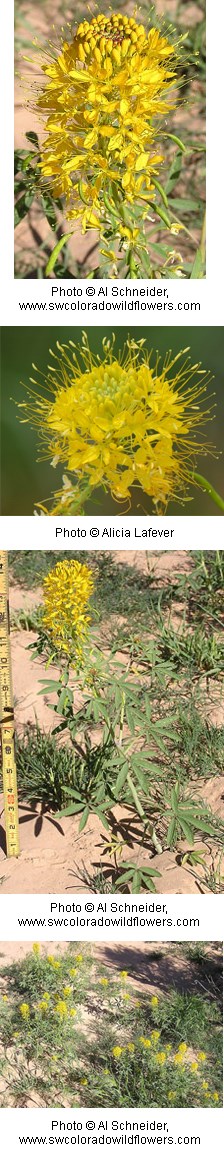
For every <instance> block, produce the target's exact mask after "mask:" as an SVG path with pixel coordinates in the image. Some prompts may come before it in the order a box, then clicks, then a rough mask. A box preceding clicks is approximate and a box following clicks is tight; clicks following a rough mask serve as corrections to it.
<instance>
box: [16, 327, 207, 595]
mask: <svg viewBox="0 0 224 1160" xmlns="http://www.w3.org/2000/svg"><path fill="white" fill-rule="evenodd" d="M114 341H115V340H114V336H113V338H112V340H111V341H110V340H109V339H106V338H105V339H104V340H103V353H102V355H101V356H100V355H93V354H92V352H91V350H90V348H89V344H88V338H87V335H86V334H85V333H83V335H82V345H81V346H80V348H78V352H77V348H76V347H75V346H74V344H73V343H72V342H71V343H69V346H68V347H67V346H65V345H63V346H60V344H59V343H57V347H58V350H59V354H56V355H54V358H55V367H52V366H51V367H49V368H48V372H47V374H46V378H44V386H43V387H42V390H41V393H40V391H39V387H40V384H39V382H38V381H37V380H36V379H33V378H32V379H31V380H30V382H31V384H34V386H33V385H32V386H31V387H29V388H28V395H29V400H28V402H24V403H22V404H20V406H22V407H23V408H25V409H26V417H25V419H23V420H22V421H23V422H29V420H30V421H31V423H32V425H33V426H37V427H38V428H39V429H40V431H41V439H42V442H43V445H44V452H45V455H46V453H47V456H49V458H50V460H51V462H52V460H53V465H55V464H56V463H62V464H63V465H64V467H66V471H67V470H68V471H69V472H71V473H73V476H74V480H72V481H71V482H70V480H69V479H68V478H67V476H66V477H65V486H64V489H63V490H62V492H59V493H56V495H55V499H56V501H57V502H56V503H55V505H54V507H53V508H52V514H53V515H55V514H57V513H58V512H65V511H67V512H71V514H74V511H77V509H78V503H80V502H81V496H82V495H83V497H87V496H88V495H90V494H91V491H92V490H93V489H94V488H96V487H99V486H101V487H103V488H104V490H106V491H107V492H109V493H110V494H111V495H112V496H113V498H114V499H116V500H117V501H124V500H127V501H128V503H129V506H130V496H131V488H133V487H138V488H141V490H142V492H143V493H144V494H145V495H147V496H150V497H151V499H152V501H153V504H154V506H155V507H156V509H157V511H162V512H163V511H164V510H165V509H166V507H167V504H168V502H169V500H170V499H171V498H174V499H176V498H178V499H179V500H180V497H181V494H182V495H183V493H185V490H186V486H187V484H188V483H189V480H190V474H191V471H192V467H193V465H194V457H195V453H196V452H197V451H198V450H199V446H200V454H202V453H204V454H206V452H207V448H206V447H204V446H203V445H202V443H201V444H198V443H197V439H196V432H197V429H198V428H199V429H200V434H201V436H202V423H203V421H204V420H205V419H208V418H209V415H210V410H209V408H208V407H205V408H204V400H205V397H206V392H205V388H206V386H207V382H208V376H207V375H206V372H205V371H202V369H201V364H200V363H197V364H195V365H191V360H190V358H189V357H188V356H187V357H186V358H185V357H182V356H185V354H186V353H187V352H186V351H180V352H179V354H178V355H176V356H175V357H172V354H171V352H168V354H167V355H166V357H165V359H164V363H163V365H161V360H160V358H159V356H158V355H157V356H156V357H155V358H154V359H153V356H152V352H150V353H149V354H148V353H147V352H146V351H144V341H145V340H144V339H141V340H140V341H139V342H135V341H134V340H132V339H128V341H127V343H126V344H125V347H124V350H123V352H122V353H120V354H119V356H118V357H116V356H115V354H114ZM188 349H189V348H187V350H188ZM51 353H52V352H51ZM78 355H79V356H81V365H80V359H79V357H78ZM180 360H181V361H180ZM177 364H178V365H177ZM83 365H84V369H83ZM35 369H36V368H35ZM43 377H44V376H43ZM34 388H35V389H34ZM36 388H38V391H37V389H36ZM45 396H46V397H45ZM48 396H49V397H48ZM43 510H44V511H45V512H46V508H45V509H43ZM79 510H80V508H79ZM58 595H59V599H60V609H62V600H61V594H60V585H59V589H58ZM56 596H57V594H56V590H55V592H54V594H53V592H52V601H53V603H52V607H53V604H54V615H55V617H56V616H57V599H56ZM63 596H64V590H63ZM60 614H61V613H60Z"/></svg>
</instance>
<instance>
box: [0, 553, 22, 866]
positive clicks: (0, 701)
mask: <svg viewBox="0 0 224 1160" xmlns="http://www.w3.org/2000/svg"><path fill="white" fill-rule="evenodd" d="M9 633H10V627H9V595H8V558H7V552H1V551H0V729H1V750H2V771H3V794H4V807H5V829H6V850H7V857H8V858H12V857H13V856H14V857H18V854H19V819H18V795H17V777H16V760H15V724H14V708H13V687H12V669H11V650H10V636H9Z"/></svg>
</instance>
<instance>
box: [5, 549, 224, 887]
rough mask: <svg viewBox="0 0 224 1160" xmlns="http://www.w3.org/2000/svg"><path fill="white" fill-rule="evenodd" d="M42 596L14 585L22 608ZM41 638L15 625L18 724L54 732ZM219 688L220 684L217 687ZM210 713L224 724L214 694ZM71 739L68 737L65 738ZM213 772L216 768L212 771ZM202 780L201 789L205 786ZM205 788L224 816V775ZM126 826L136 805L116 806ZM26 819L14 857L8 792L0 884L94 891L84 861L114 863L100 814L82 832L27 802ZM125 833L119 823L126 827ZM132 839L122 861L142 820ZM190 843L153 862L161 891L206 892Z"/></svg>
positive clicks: (159, 560) (164, 568) (177, 564)
mask: <svg viewBox="0 0 224 1160" xmlns="http://www.w3.org/2000/svg"><path fill="white" fill-rule="evenodd" d="M116 562H117V563H118V562H119V563H120V564H122V563H123V562H125V563H126V562H127V553H126V552H119V553H116ZM128 563H129V564H130V565H131V564H133V565H134V566H136V567H137V568H139V569H141V570H143V571H144V572H145V573H146V572H147V569H149V570H151V569H152V567H153V570H154V573H155V575H156V576H157V578H158V582H159V579H160V577H161V578H162V580H163V583H164V579H165V578H167V579H168V578H169V576H170V575H171V574H173V570H174V568H175V570H176V572H177V571H183V570H188V569H189V567H190V558H189V555H188V553H186V552H178V553H177V552H170V553H166V552H163V553H161V555H160V554H157V553H150V554H148V555H147V553H143V552H139V553H135V552H130V553H128ZM40 599H41V589H40V588H38V589H36V590H33V591H31V592H27V591H26V590H24V589H23V588H21V586H19V585H17V584H13V585H12V586H11V590H10V607H11V611H12V612H13V611H14V612H18V610H19V609H21V608H24V609H26V610H29V609H31V608H33V607H34V606H36V605H37V604H38V603H39V602H40ZM34 641H35V634H34V633H32V632H26V631H25V630H24V629H22V630H20V631H14V630H13V631H12V633H11V647H12V664H13V681H14V697H15V715H16V727H17V730H18V731H19V732H21V730H22V729H23V725H24V724H30V725H32V724H34V723H35V719H36V717H37V719H38V721H39V723H40V725H41V728H42V729H43V730H46V731H50V730H51V728H52V727H53V724H55V718H54V711H53V708H52V701H53V697H52V695H46V694H45V695H43V693H40V682H41V681H42V680H46V670H45V666H44V663H43V661H42V658H40V657H39V658H36V659H35V660H34V659H33V656H32V651H31V652H30V651H29V648H28V646H29V644H31V643H32V642H34ZM47 675H49V677H50V676H51V675H52V676H53V678H55V676H57V675H58V670H57V669H55V667H53V666H51V667H50V668H49V669H48V674H47ZM214 695H215V690H214ZM75 703H76V705H77V707H78V706H79V705H80V694H79V692H78V691H77V690H76V691H75ZM208 712H209V713H210V719H211V720H213V721H214V723H216V724H221V723H223V721H224V705H223V704H222V703H221V701H220V703H219V701H217V700H215V699H214V697H212V698H211V702H210V701H209V699H208ZM64 740H65V737H64ZM211 773H212V771H211ZM198 788H199V787H198V784H197V787H196V789H197V791H198ZM201 788H202V791H203V792H202V796H203V798H204V800H205V801H206V802H208V804H209V805H210V807H211V808H212V809H213V810H214V812H216V813H217V814H218V815H219V816H222V817H223V813H224V807H223V803H224V776H223V777H221V776H220V777H212V776H211V778H210V780H209V781H207V782H206V783H205V785H203V786H202V787H201V786H200V790H201ZM115 816H116V821H117V824H118V825H121V823H122V822H126V823H127V820H128V819H129V812H128V809H127V808H125V807H122V806H118V807H117V808H116V810H115ZM19 818H20V845H21V853H20V857H19V858H18V859H15V858H10V859H7V858H6V853H5V830H4V812H3V796H2V795H1V797H0V891H1V892H2V893H3V894H8V893H9V894H14V893H16V894H19V893H21V894H26V893H39V894H45V893H58V892H59V893H64V892H66V891H69V892H70V893H75V892H77V891H80V892H81V893H89V888H88V886H87V885H85V883H84V882H83V880H82V870H83V867H85V869H86V870H87V872H88V873H96V872H97V870H98V869H99V866H100V863H101V861H103V864H104V866H107V869H108V871H109V870H110V868H111V863H110V859H109V856H108V854H107V853H105V854H104V855H103V849H105V847H106V844H107V840H108V839H107V835H106V833H105V832H104V833H102V824H101V822H100V821H99V819H98V818H97V817H96V816H91V818H90V819H89V821H88V824H87V827H86V829H85V830H84V831H83V832H82V833H81V834H79V832H78V826H79V821H78V820H77V818H76V817H70V818H69V817H68V818H63V819H61V820H60V821H59V820H57V819H56V818H55V817H54V816H53V814H52V813H51V812H46V813H43V812H42V809H41V806H38V805H37V807H36V808H35V809H32V808H31V806H30V805H28V806H26V805H25V804H23V805H22V806H20V808H19ZM118 832H119V830H118ZM128 832H129V840H128V844H126V845H125V846H124V848H123V852H122V860H125V859H126V858H127V859H128V858H131V859H132V858H134V860H136V859H137V858H138V856H139V835H140V830H139V831H138V826H136V827H135V828H134V827H133V826H132V827H130V825H129V831H128ZM195 848H196V849H200V850H203V848H204V846H203V841H198V842H196V844H195ZM186 849H187V843H185V842H180V843H179V846H178V853H177V854H176V853H175V852H169V851H167V850H165V851H164V852H163V854H162V855H156V856H155V857H154V858H153V862H152V865H153V868H154V869H159V871H160V873H161V879H159V880H158V885H157V890H159V891H160V893H167V894H176V893H177V894H185V893H193V894H194V893H198V892H199V891H200V876H203V870H202V868H200V867H198V875H199V881H198V882H196V880H195V876H194V873H193V872H189V868H188V869H187V867H186V866H185V867H183V866H180V865H179V862H180V852H184V851H185V850H186ZM149 856H150V855H149V851H148V850H147V848H145V849H144V851H141V864H142V865H143V864H145V865H146V866H147V865H148V864H149Z"/></svg>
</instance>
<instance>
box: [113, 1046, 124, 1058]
mask: <svg viewBox="0 0 224 1160" xmlns="http://www.w3.org/2000/svg"><path fill="white" fill-rule="evenodd" d="M123 1050H124V1048H123V1047H112V1055H114V1059H119V1058H120V1055H122V1051H123Z"/></svg>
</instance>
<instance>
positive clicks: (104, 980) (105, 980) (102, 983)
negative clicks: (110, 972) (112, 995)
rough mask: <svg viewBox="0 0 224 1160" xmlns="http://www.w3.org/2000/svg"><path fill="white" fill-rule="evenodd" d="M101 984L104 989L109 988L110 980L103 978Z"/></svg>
mask: <svg viewBox="0 0 224 1160" xmlns="http://www.w3.org/2000/svg"><path fill="white" fill-rule="evenodd" d="M99 982H100V983H101V986H102V987H108V982H109V979H106V978H104V977H102V979H100V980H99Z"/></svg>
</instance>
